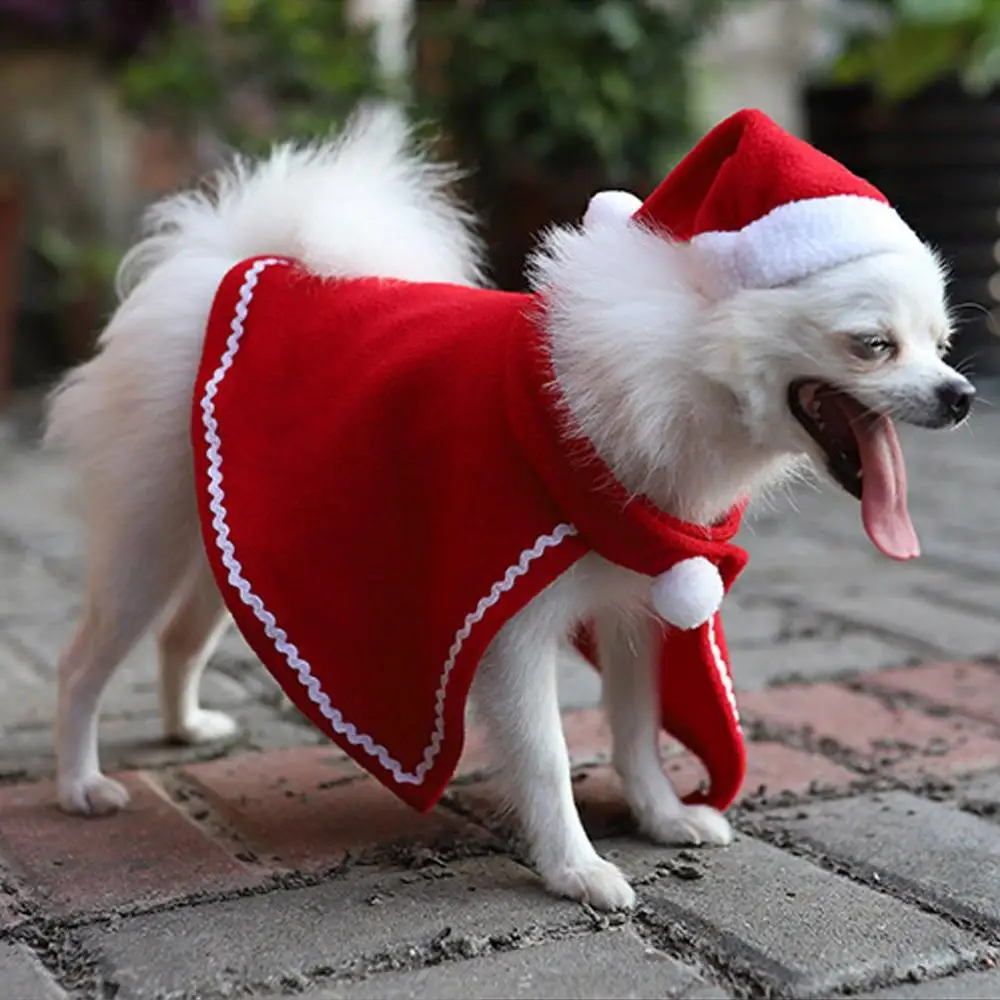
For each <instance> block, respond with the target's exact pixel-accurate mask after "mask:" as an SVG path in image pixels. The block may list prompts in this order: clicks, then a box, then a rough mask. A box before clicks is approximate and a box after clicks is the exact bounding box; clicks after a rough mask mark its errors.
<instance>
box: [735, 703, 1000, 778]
mask: <svg viewBox="0 0 1000 1000" xmlns="http://www.w3.org/2000/svg"><path fill="white" fill-rule="evenodd" d="M743 713H744V715H745V716H746V717H747V718H748V719H749V718H753V719H756V720H758V721H761V722H764V723H766V724H769V725H771V726H776V727H780V728H784V729H789V730H798V731H800V732H804V733H809V734H811V735H812V736H813V737H815V738H818V739H820V740H832V741H834V742H835V743H836V744H838V745H839V746H840V747H842V748H844V749H845V750H848V751H851V752H852V753H853V754H855V755H856V757H858V758H860V759H861V760H863V761H864V762H866V763H868V764H870V765H874V766H875V767H877V768H879V769H880V770H882V771H884V772H885V773H888V774H899V775H900V776H905V775H908V774H910V773H912V771H913V768H914V767H915V766H916V764H915V761H916V760H919V761H921V762H922V763H921V765H920V767H921V769H922V770H923V771H926V773H940V774H956V773H959V772H961V771H968V772H971V771H975V770H981V769H983V768H987V767H994V766H1000V739H997V738H996V737H994V736H993V735H992V731H991V730H990V728H989V727H988V726H984V725H982V724H981V723H978V722H974V721H971V720H968V719H964V718H961V717H958V716H950V717H943V716H932V715H927V714H926V713H924V712H920V711H918V710H916V709H913V708H908V707H905V706H893V707H890V706H888V705H886V704H884V703H883V702H882V701H880V700H879V699H878V698H876V697H874V696H871V695H866V694H861V693H859V692H857V691H849V690H847V689H846V688H843V687H840V686H839V685H836V684H804V685H789V686H788V687H783V688H769V689H768V690H766V691H760V692H754V693H752V694H747V695H745V696H744V697H743ZM904 761H909V762H908V763H906V764H905V766H904V764H903V762H904Z"/></svg>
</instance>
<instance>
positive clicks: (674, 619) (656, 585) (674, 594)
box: [650, 556, 725, 630]
mask: <svg viewBox="0 0 1000 1000" xmlns="http://www.w3.org/2000/svg"><path fill="white" fill-rule="evenodd" d="M650 592H651V597H652V601H653V608H654V609H655V610H656V613H657V614H658V615H659V616H660V617H661V618H662V619H663V620H664V621H666V622H669V623H670V624H671V625H673V626H675V627H676V628H679V629H684V630H687V629H693V628H698V626H699V625H704V624H705V622H707V621H708V619H709V618H711V617H712V615H714V614H715V613H716V611H718V610H719V608H721V607H722V598H723V597H724V596H725V593H724V590H723V585H722V577H721V576H719V571H718V570H717V569H716V568H715V567H714V566H713V565H712V564H711V563H710V562H709V561H708V560H707V559H706V558H705V557H704V556H695V557H694V558H693V559H683V560H682V561H681V562H679V563H676V564H675V565H673V566H671V568H670V569H668V570H667V572H666V573H661V574H660V575H659V576H658V577H656V578H655V579H654V580H653V583H652V586H651V588H650Z"/></svg>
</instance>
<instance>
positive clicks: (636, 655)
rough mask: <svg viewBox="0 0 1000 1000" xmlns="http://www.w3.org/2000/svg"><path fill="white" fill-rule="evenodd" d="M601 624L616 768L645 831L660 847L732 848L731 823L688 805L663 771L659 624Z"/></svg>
mask: <svg viewBox="0 0 1000 1000" xmlns="http://www.w3.org/2000/svg"><path fill="white" fill-rule="evenodd" d="M596 624H597V647H598V657H599V659H600V662H601V676H602V678H603V684H604V704H605V708H606V710H607V713H608V722H609V724H610V726H611V734H612V738H613V740H614V753H613V760H614V766H615V770H616V771H617V772H618V775H619V777H620V778H621V781H622V788H623V790H624V792H625V797H626V799H627V800H628V803H629V806H630V807H631V809H632V813H633V815H634V816H635V819H636V822H637V823H638V824H639V828H640V829H641V830H642V832H643V833H645V834H646V835H647V836H648V837H649V838H650V839H652V840H655V841H656V842H657V843H660V844H728V843H729V842H730V841H731V840H732V838H733V834H732V829H731V828H730V826H729V822H728V820H726V818H725V817H724V816H723V815H722V814H721V813H720V812H719V811H718V810H716V809H712V808H711V807H710V806H703V805H691V806H689V805H685V804H684V803H683V802H682V801H681V800H680V798H679V797H678V795H677V792H676V791H675V790H674V786H673V784H672V783H671V781H670V779H669V778H668V777H667V776H666V774H664V772H663V763H662V761H661V759H660V748H659V735H660V723H659V718H658V712H657V706H658V705H659V703H660V698H659V680H658V670H657V654H658V650H659V633H658V630H659V628H660V625H659V623H658V622H656V621H655V619H653V618H652V617H648V618H645V619H632V618H623V617H621V616H620V615H619V614H617V613H607V614H603V615H601V616H599V618H598V620H597V623H596Z"/></svg>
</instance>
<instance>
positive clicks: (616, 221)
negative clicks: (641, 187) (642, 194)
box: [583, 191, 642, 229]
mask: <svg viewBox="0 0 1000 1000" xmlns="http://www.w3.org/2000/svg"><path fill="white" fill-rule="evenodd" d="M641 206H642V202H641V201H640V200H639V199H638V198H637V197H636V196H635V195H634V194H631V193H630V192H628V191H598V192H597V194H595V195H594V196H593V197H592V198H591V199H590V201H589V202H588V204H587V211H586V212H584V213H583V228H584V229H593V228H594V227H595V226H616V225H620V224H623V223H625V222H627V221H628V219H630V218H631V217H632V216H633V215H634V214H635V213H636V212H637V211H638V210H639V208H640V207H641Z"/></svg>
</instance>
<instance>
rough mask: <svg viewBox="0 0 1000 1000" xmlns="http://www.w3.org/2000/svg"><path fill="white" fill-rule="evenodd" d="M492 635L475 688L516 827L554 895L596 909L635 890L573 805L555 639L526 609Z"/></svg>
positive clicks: (630, 897) (618, 903)
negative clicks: (596, 842)
mask: <svg viewBox="0 0 1000 1000" xmlns="http://www.w3.org/2000/svg"><path fill="white" fill-rule="evenodd" d="M527 611H528V613H527V615H526V614H525V613H524V612H522V614H521V615H519V616H517V617H516V618H515V619H514V620H513V621H512V622H511V623H510V624H509V625H508V627H507V628H506V629H504V631H503V632H501V633H500V635H499V636H498V637H497V639H496V640H495V641H494V643H493V644H492V646H491V647H490V649H489V650H488V651H487V653H486V656H485V657H484V658H483V661H482V663H481V664H480V667H479V671H478V673H477V676H476V682H475V688H474V691H473V694H474V697H475V700H476V707H477V709H478V712H479V714H480V715H481V716H482V717H483V719H484V721H485V722H486V725H487V728H488V731H489V733H490V736H491V738H492V741H493V744H494V748H495V750H496V752H497V757H498V762H499V763H500V765H501V777H502V779H503V780H504V781H505V784H506V791H507V794H508V796H509V798H510V801H511V804H512V805H513V807H514V809H515V811H516V813H517V816H518V819H519V820H520V822H521V825H522V829H523V833H524V837H525V839H526V841H527V847H528V851H529V853H530V855H531V860H532V861H533V863H534V864H535V866H536V867H537V869H538V872H539V874H540V875H541V877H542V879H543V881H544V882H545V885H546V886H547V887H548V888H549V889H550V890H551V891H552V892H555V893H557V894H558V895H562V896H569V897H570V898H571V899H578V900H581V901H582V902H587V903H590V904H591V905H593V906H595V907H597V908H599V909H602V910H614V909H624V908H629V907H631V906H632V905H633V904H634V903H635V893H634V892H633V890H632V887H631V886H630V885H629V884H628V882H627V881H626V880H625V877H624V876H623V875H622V873H621V872H620V871H619V870H618V869H617V868H616V867H615V866H614V865H613V864H611V863H610V862H608V861H605V860H603V859H602V858H601V857H600V855H598V853H597V851H596V850H595V849H594V846H593V844H591V842H590V840H589V838H588V837H587V834H586V832H585V830H584V829H583V824H582V823H581V822H580V816H579V813H578V812H577V809H576V803H575V802H574V801H573V787H572V782H571V780H570V763H569V754H568V753H567V750H566V741H565V738H564V737H563V731H562V719H561V717H560V714H559V701H558V696H557V689H556V652H557V640H556V639H555V638H554V637H552V636H551V635H545V634H543V632H542V630H540V629H537V628H532V627H530V626H531V622H530V609H527Z"/></svg>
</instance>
